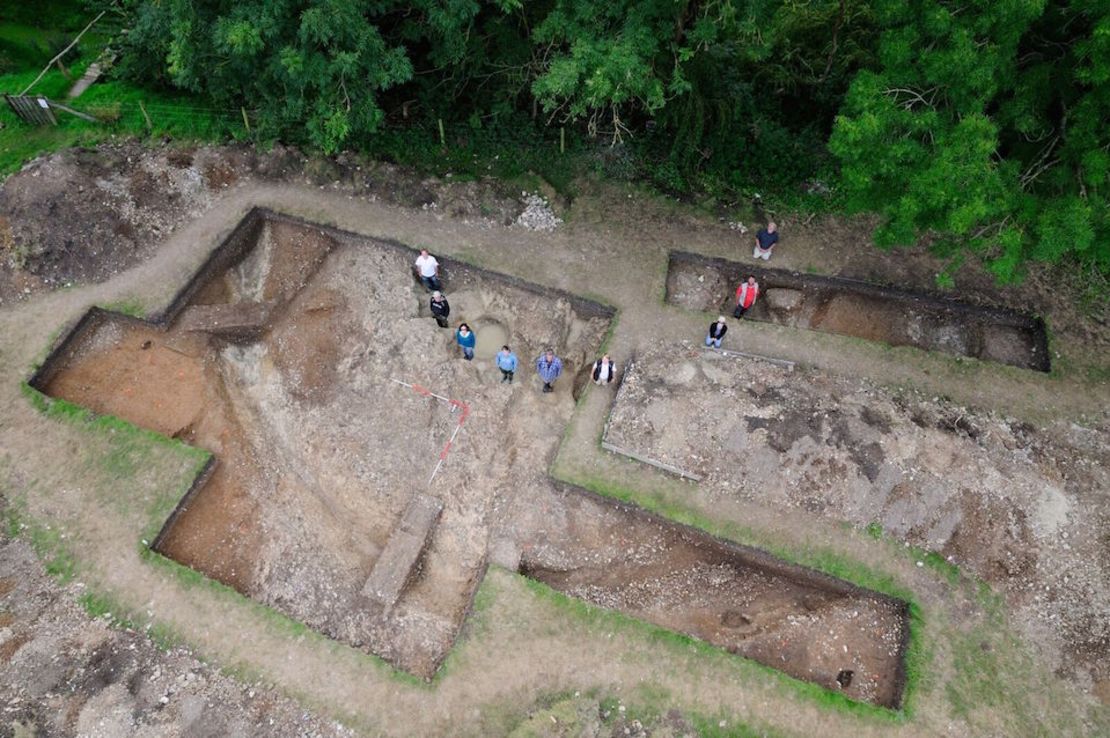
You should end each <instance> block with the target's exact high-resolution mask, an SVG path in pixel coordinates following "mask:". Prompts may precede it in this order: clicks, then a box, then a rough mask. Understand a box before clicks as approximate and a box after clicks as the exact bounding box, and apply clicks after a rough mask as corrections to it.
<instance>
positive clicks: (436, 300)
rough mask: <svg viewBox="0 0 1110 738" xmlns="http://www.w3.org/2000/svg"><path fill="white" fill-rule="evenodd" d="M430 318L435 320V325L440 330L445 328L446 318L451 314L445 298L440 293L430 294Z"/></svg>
mask: <svg viewBox="0 0 1110 738" xmlns="http://www.w3.org/2000/svg"><path fill="white" fill-rule="evenodd" d="M431 308H432V317H433V318H435V319H436V323H437V324H439V327H440V328H446V327H447V316H449V315H450V314H451V305H450V304H449V303H448V302H447V298H446V297H444V296H443V293H442V292H440V291H438V290H437V291H435V292H433V293H432V301H431Z"/></svg>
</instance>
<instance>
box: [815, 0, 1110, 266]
mask: <svg viewBox="0 0 1110 738" xmlns="http://www.w3.org/2000/svg"><path fill="white" fill-rule="evenodd" d="M875 7H876V13H877V16H878V18H879V22H880V25H881V27H882V29H883V31H882V33H881V35H880V40H879V48H878V58H879V64H878V65H876V67H875V68H874V69H869V70H865V71H862V72H860V73H859V74H858V75H857V76H856V77H855V79H854V80H853V81H852V84H851V86H850V88H849V90H848V93H847V95H846V96H845V99H844V103H843V105H842V108H841V114H840V115H839V116H838V118H837V120H836V124H835V126H834V129H833V131H832V135H831V138H830V140H829V149H830V151H831V152H832V153H833V154H834V155H835V156H836V157H837V159H838V160H839V162H840V164H841V187H842V191H843V194H844V196H845V204H846V205H847V206H848V207H849V208H850V209H852V210H858V211H867V210H875V211H878V212H879V213H881V214H882V216H883V223H882V225H881V226H880V227H879V229H878V230H877V231H876V234H875V240H876V242H877V243H878V244H879V245H880V246H893V245H901V244H909V243H913V242H914V241H915V240H916V239H917V237H918V236H919V235H921V234H923V233H934V234H937V235H938V236H940V237H941V238H942V239H943V240H947V241H948V242H949V243H952V244H958V246H959V247H960V249H963V250H966V251H970V252H972V253H976V254H979V255H980V256H982V257H983V258H985V259H986V261H987V263H988V266H989V268H990V269H991V271H992V272H993V273H994V274H995V275H996V277H997V278H998V279H999V281H1002V282H1009V281H1014V280H1016V279H1018V278H1020V276H1021V270H1022V265H1023V264H1024V263H1025V262H1026V261H1028V260H1030V259H1033V260H1038V261H1045V262H1050V263H1056V262H1060V261H1062V260H1069V261H1073V262H1077V263H1079V264H1088V265H1091V266H1093V267H1094V268H1096V269H1098V270H1099V271H1102V272H1106V271H1110V216H1108V213H1107V208H1108V200H1107V197H1108V190H1110V153H1108V152H1110V128H1108V127H1107V126H1106V124H1105V123H1106V120H1107V119H1110V85H1108V84H1107V81H1110V6H1108V5H1107V4H1106V3H1097V2H1087V1H1085V0H1081V1H1079V2H1066V1H1065V0H1055V1H1054V2H1047V3H1046V2H1045V1H1044V0H1006V1H1005V2H987V0H982V1H979V2H971V3H966V4H964V6H962V7H961V9H960V10H961V12H954V11H953V10H952V9H949V8H948V7H946V6H943V5H940V6H938V5H937V4H936V3H933V2H927V1H925V0H919V1H916V2H908V3H907V2H903V1H902V0H889V1H884V2H879V3H876V6H875Z"/></svg>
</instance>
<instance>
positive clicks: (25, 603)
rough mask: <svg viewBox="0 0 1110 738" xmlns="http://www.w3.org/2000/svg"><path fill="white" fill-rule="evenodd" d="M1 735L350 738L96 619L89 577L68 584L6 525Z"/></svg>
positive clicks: (0, 619) (257, 688)
mask: <svg viewBox="0 0 1110 738" xmlns="http://www.w3.org/2000/svg"><path fill="white" fill-rule="evenodd" d="M0 571H3V572H4V576H3V578H0V706H2V708H3V711H2V715H3V717H2V718H0V734H3V735H8V736H10V735H15V736H70V735H83V736H129V735H181V736H186V735H189V736H201V735H210V736H217V735H242V736H306V735H311V736H350V735H353V732H352V731H350V730H348V729H346V728H344V727H343V726H342V725H340V724H338V723H336V722H334V721H327V720H323V719H321V718H319V717H317V716H315V715H313V714H312V713H310V712H306V711H305V710H304V708H303V707H302V706H301V705H299V704H298V703H296V702H295V701H293V700H291V699H289V698H288V697H286V696H283V695H281V694H279V693H278V692H277V691H276V690H274V689H272V688H268V687H265V686H262V685H260V684H256V683H243V682H241V681H239V680H235V679H232V678H230V677H227V676H224V675H223V674H220V673H219V672H218V671H217V670H215V669H213V668H212V667H210V666H206V665H205V664H203V663H202V662H201V661H199V660H198V659H197V657H196V655H194V654H193V653H191V652H190V651H188V650H187V649H184V648H171V649H168V650H159V649H157V648H155V646H154V644H153V643H152V642H151V640H150V638H149V637H148V636H147V635H146V633H145V632H143V631H142V630H135V629H131V628H128V627H118V626H117V627H112V622H113V620H112V615H113V614H112V613H107V614H106V615H105V616H104V617H100V618H96V619H91V618H90V617H89V616H88V614H87V613H86V612H85V610H83V609H82V608H81V606H80V605H78V604H77V601H76V600H77V597H79V596H81V595H83V594H84V585H83V584H81V583H80V582H77V583H73V584H70V585H68V586H65V587H62V586H59V585H58V584H57V583H56V582H55V581H54V580H53V579H51V578H49V577H47V576H46V575H45V574H44V573H43V571H42V564H41V563H40V562H39V560H38V559H37V558H36V557H35V555H34V553H33V552H32V551H31V548H30V546H28V545H27V544H26V543H25V542H22V541H13V540H11V539H9V538H8V537H7V534H6V531H3V530H0Z"/></svg>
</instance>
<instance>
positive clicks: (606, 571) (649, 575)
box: [520, 483, 910, 709]
mask: <svg viewBox="0 0 1110 738" xmlns="http://www.w3.org/2000/svg"><path fill="white" fill-rule="evenodd" d="M556 487H557V488H556V491H555V492H554V497H553V500H552V502H551V503H550V505H549V510H548V513H547V516H546V517H545V518H544V519H543V520H542V521H538V522H537V526H538V527H537V529H536V530H533V531H530V533H531V535H530V536H529V541H530V542H529V543H527V544H525V545H524V546H522V547H521V548H522V552H523V553H522V556H521V561H520V572H521V573H522V574H524V575H525V576H528V577H530V578H532V579H535V580H537V581H539V582H542V583H544V584H546V585H548V586H549V587H552V588H553V589H555V590H558V591H559V592H562V593H564V594H567V595H569V596H571V597H575V598H577V599H581V600H584V601H586V602H589V603H591V604H594V605H597V606H599V607H604V608H607V609H611V610H616V611H619V612H622V613H625V614H627V615H630V616H632V617H634V618H637V619H640V620H644V621H647V622H649V623H652V624H654V625H657V626H660V627H662V628H666V629H668V630H671V631H675V632H678V633H683V634H686V635H689V636H693V637H694V638H698V639H700V640H702V641H705V642H707V643H710V644H712V645H714V646H718V647H720V648H723V649H725V650H726V651H728V652H729V653H733V654H737V655H739V656H743V657H745V658H749V659H752V660H754V661H757V662H759V663H761V664H764V665H766V666H769V667H771V668H773V669H777V670H779V671H782V672H785V673H786V674H789V675H790V676H792V677H795V678H797V679H801V680H804V681H808V682H813V683H815V684H819V685H821V686H822V687H825V688H827V689H830V690H833V691H836V692H840V693H842V694H844V695H845V696H847V697H849V698H850V699H853V700H857V701H861V702H868V703H871V704H875V705H879V706H881V707H887V708H891V709H899V708H900V707H901V705H902V695H903V692H904V689H905V682H906V671H905V656H906V649H907V647H908V644H909V638H910V624H909V620H910V614H909V605H908V604H907V603H906V602H904V601H902V600H899V599H896V598H894V597H890V596H888V595H884V594H881V593H879V592H875V591H872V590H868V589H864V588H862V587H859V586H856V585H854V584H851V583H849V582H846V581H844V580H841V579H836V578H835V577H831V576H828V575H825V574H822V573H821V572H818V571H815V570H813V569H807V568H805V567H802V566H797V565H794V564H790V563H787V562H785V561H783V560H782V559H779V558H777V557H775V556H773V555H771V554H769V553H767V552H766V551H762V550H760V549H757V548H752V547H749V546H742V545H739V544H737V543H733V542H730V541H727V540H724V539H720V538H716V537H714V536H712V535H710V534H708V533H706V532H704V531H702V530H699V529H697V528H692V527H690V526H686V525H682V524H679V523H675V522H673V521H670V520H667V519H665V518H662V517H659V516H657V515H654V514H652V513H649V512H647V511H645V510H643V509H641V508H639V507H637V506H635V505H631V504H628V503H623V502H618V501H615V500H612V499H609V498H605V497H601V496H599V495H596V494H594V493H592V492H590V491H588V490H585V489H582V488H580V487H575V486H572V485H566V484H561V483H560V484H557V486H556Z"/></svg>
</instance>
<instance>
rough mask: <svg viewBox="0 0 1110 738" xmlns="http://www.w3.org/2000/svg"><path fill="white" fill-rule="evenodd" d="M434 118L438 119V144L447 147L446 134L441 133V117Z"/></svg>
mask: <svg viewBox="0 0 1110 738" xmlns="http://www.w3.org/2000/svg"><path fill="white" fill-rule="evenodd" d="M436 120H437V121H439V145H440V146H442V147H443V148H447V136H445V135H444V134H443V118H437V119H436Z"/></svg>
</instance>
